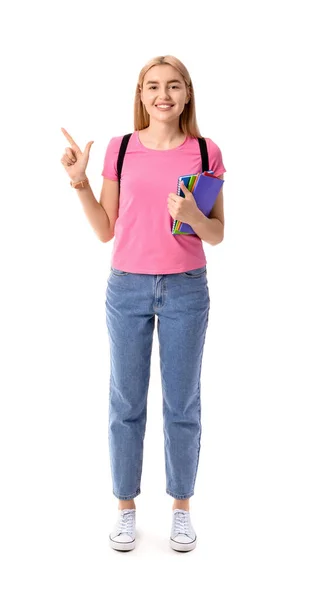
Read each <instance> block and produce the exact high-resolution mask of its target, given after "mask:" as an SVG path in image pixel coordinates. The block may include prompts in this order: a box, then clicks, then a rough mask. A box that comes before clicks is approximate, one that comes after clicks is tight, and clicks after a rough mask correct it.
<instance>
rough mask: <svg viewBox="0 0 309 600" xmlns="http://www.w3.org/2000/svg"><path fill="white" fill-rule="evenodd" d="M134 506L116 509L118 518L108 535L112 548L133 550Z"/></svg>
mask: <svg viewBox="0 0 309 600" xmlns="http://www.w3.org/2000/svg"><path fill="white" fill-rule="evenodd" d="M135 522H136V508H123V509H122V510H120V509H118V520H117V523H116V524H115V527H114V530H113V531H112V533H110V535H109V540H110V545H111V547H112V548H114V550H133V548H135Z"/></svg>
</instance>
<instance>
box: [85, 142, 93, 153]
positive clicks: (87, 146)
mask: <svg viewBox="0 0 309 600" xmlns="http://www.w3.org/2000/svg"><path fill="white" fill-rule="evenodd" d="M93 143H94V142H88V144H86V148H85V153H86V154H87V156H89V152H90V148H91V146H92V144H93Z"/></svg>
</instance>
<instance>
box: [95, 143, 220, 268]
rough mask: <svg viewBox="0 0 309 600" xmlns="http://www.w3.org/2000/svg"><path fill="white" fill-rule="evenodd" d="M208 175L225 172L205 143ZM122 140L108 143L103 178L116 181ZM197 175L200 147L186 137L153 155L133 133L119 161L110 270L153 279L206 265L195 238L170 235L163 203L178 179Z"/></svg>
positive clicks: (210, 145) (170, 222)
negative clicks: (118, 169) (118, 184)
mask: <svg viewBox="0 0 309 600" xmlns="http://www.w3.org/2000/svg"><path fill="white" fill-rule="evenodd" d="M205 139H206V144H207V150H208V158H209V169H211V170H213V171H214V175H217V176H218V175H221V174H222V173H224V172H225V171H226V169H225V167H224V165H223V162H222V155H221V151H220V148H219V147H218V146H217V144H215V142H213V141H212V140H211V139H210V138H205ZM121 140H122V136H118V137H113V138H111V140H110V141H109V143H108V146H107V149H106V153H105V158H104V167H103V171H102V173H101V174H102V175H103V177H106V178H107V179H113V180H117V158H118V153H119V148H120V144H121ZM201 171H202V161H201V154H200V147H199V143H198V140H197V139H196V138H191V137H187V138H186V140H185V141H184V142H183V143H182V144H181V145H180V146H177V147H176V148H172V149H170V150H153V149H150V148H146V147H145V146H144V145H143V144H142V143H141V141H140V139H139V135H138V131H134V132H133V133H132V135H131V137H130V140H129V143H128V145H127V149H126V153H125V156H124V161H123V166H122V173H121V186H120V197H119V216H118V218H117V221H116V224H115V230H114V233H115V237H114V246H113V252H112V266H113V267H115V269H120V270H122V271H128V272H131V273H145V274H149V275H157V274H164V273H181V272H183V271H189V270H191V269H197V268H198V267H202V266H204V265H205V264H206V262H207V261H206V256H205V253H204V249H203V244H202V240H201V238H199V237H198V236H197V235H181V234H180V235H177V234H176V235H173V234H172V225H173V221H174V219H173V218H172V217H171V215H170V213H169V211H168V207H167V199H168V195H169V194H170V193H171V192H174V193H175V194H176V193H177V181H178V176H179V175H187V174H189V173H198V172H201Z"/></svg>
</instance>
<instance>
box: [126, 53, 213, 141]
mask: <svg viewBox="0 0 309 600" xmlns="http://www.w3.org/2000/svg"><path fill="white" fill-rule="evenodd" d="M155 65H171V66H172V67H175V69H177V70H178V71H179V73H180V74H181V75H182V77H183V79H184V81H185V85H186V88H187V91H188V92H189V95H190V100H189V102H188V103H187V104H185V106H184V109H183V111H182V113H181V115H180V118H179V127H180V129H181V131H182V132H183V133H185V134H186V135H187V136H191V137H202V135H201V133H200V130H199V128H198V125H197V121H196V112H195V98H194V88H193V84H192V81H191V77H190V75H189V72H188V70H187V69H186V67H185V65H184V64H183V63H182V62H181V61H180V60H179V59H178V58H176V57H175V56H170V55H168V56H156V57H155V58H152V59H151V60H149V61H148V62H147V63H146V64H145V66H144V67H143V68H142V70H141V71H140V74H139V77H138V82H137V84H136V91H135V98H134V130H135V131H136V130H141V129H145V127H148V125H149V121H150V118H149V114H148V113H147V111H146V109H145V107H144V105H143V103H142V101H141V90H142V87H143V81H144V77H145V75H146V73H147V71H148V70H149V69H150V68H151V67H154V66H155Z"/></svg>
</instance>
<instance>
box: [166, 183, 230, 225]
mask: <svg viewBox="0 0 309 600" xmlns="http://www.w3.org/2000/svg"><path fill="white" fill-rule="evenodd" d="M196 179H197V181H196ZM181 181H183V182H184V184H185V186H186V188H188V190H189V191H192V188H193V191H192V194H193V197H194V200H195V202H196V204H197V206H198V208H199V209H200V211H202V213H203V214H204V215H205V216H206V217H208V215H209V214H210V212H211V209H212V207H213V205H214V203H215V201H216V199H217V196H218V194H219V192H220V190H221V187H222V185H223V184H224V179H219V178H218V177H215V176H214V175H204V174H203V173H200V174H194V175H181V176H180V177H178V186H177V194H178V195H179V196H183V197H184V193H183V191H182V190H181V188H180V182H181ZM195 181H196V183H195ZM194 184H195V185H194ZM172 233H173V234H181V233H182V234H194V235H196V233H195V231H194V230H193V229H192V227H191V226H190V225H189V224H188V223H183V222H181V221H178V220H177V219H174V223H173V227H172Z"/></svg>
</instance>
